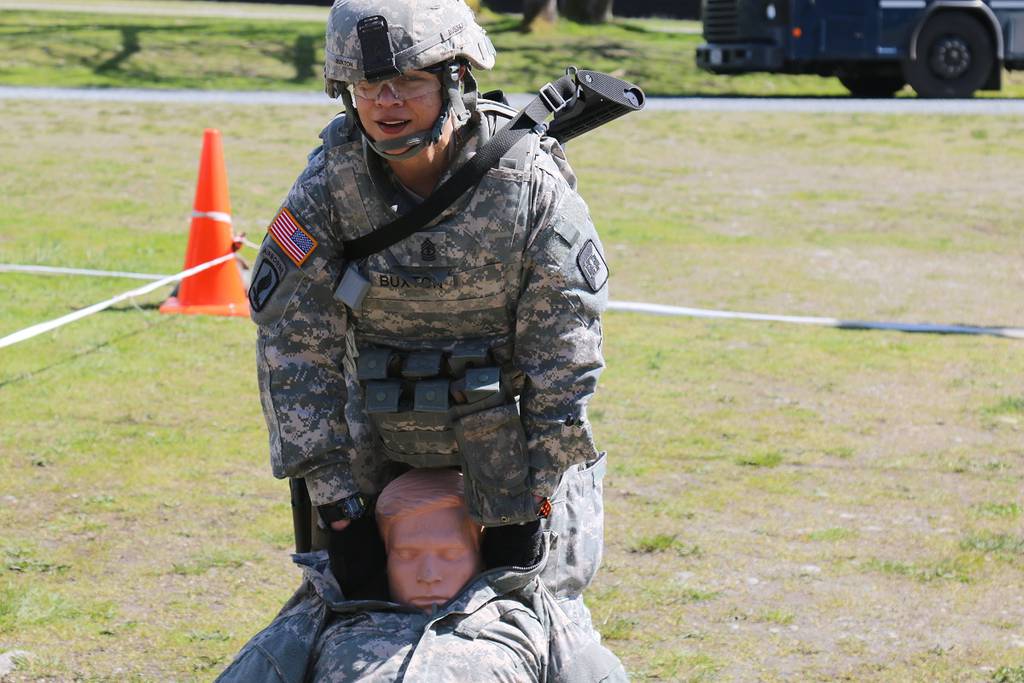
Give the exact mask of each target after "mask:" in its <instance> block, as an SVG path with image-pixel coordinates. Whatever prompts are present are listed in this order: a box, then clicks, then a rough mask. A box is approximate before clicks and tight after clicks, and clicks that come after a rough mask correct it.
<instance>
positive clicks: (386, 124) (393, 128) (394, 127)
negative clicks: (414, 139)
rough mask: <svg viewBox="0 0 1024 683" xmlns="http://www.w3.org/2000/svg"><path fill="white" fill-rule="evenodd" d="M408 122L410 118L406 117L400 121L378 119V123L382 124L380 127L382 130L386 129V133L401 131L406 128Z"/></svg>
mask: <svg viewBox="0 0 1024 683" xmlns="http://www.w3.org/2000/svg"><path fill="white" fill-rule="evenodd" d="M408 124H409V119H404V120H399V121H378V122H377V125H378V126H380V129H381V130H382V131H384V132H385V133H389V134H394V133H401V132H402V129H403V128H405V127H406V126H407V125H408Z"/></svg>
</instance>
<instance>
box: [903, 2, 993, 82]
mask: <svg viewBox="0 0 1024 683" xmlns="http://www.w3.org/2000/svg"><path fill="white" fill-rule="evenodd" d="M994 66H995V50H994V49H993V47H992V39H991V38H990V36H989V33H988V31H986V30H985V27H984V26H982V25H981V22H979V21H978V20H977V19H975V18H974V17H972V16H971V15H969V14H965V13H963V12H940V13H939V14H936V15H935V16H933V17H932V18H931V19H929V20H928V23H926V24H925V25H924V28H923V29H922V30H921V34H920V35H919V36H918V38H917V59H915V60H908V61H906V62H905V63H904V65H903V73H904V75H905V76H906V78H907V82H908V83H910V86H911V87H912V88H913V89H914V91H915V92H917V94H918V96H920V97H973V96H974V91H975V90H977V89H978V88H980V87H981V86H982V85H984V84H985V81H987V80H988V76H989V74H990V73H991V72H992V68H993V67H994Z"/></svg>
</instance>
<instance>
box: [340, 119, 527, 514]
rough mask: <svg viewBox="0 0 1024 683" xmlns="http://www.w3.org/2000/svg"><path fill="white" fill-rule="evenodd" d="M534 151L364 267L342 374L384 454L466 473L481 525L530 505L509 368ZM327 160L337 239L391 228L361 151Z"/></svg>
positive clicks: (520, 148) (356, 147)
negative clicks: (365, 286) (516, 502)
mask: <svg viewBox="0 0 1024 683" xmlns="http://www.w3.org/2000/svg"><path fill="white" fill-rule="evenodd" d="M481 108H482V109H483V110H484V115H491V116H495V115H498V116H509V112H510V111H511V110H505V109H504V108H501V107H500V106H499V105H491V104H490V103H485V104H483V105H482V107H481ZM499 123H501V121H500V120H499ZM481 125H486V123H485V124H481ZM538 140H539V139H538V136H536V135H528V136H526V137H525V138H524V139H523V140H521V141H520V142H519V143H518V144H517V145H516V146H515V147H513V148H512V150H510V151H509V153H508V154H507V155H506V157H505V158H503V159H502V160H501V162H500V164H499V165H498V166H497V167H496V168H492V169H490V170H489V171H488V172H487V173H486V174H485V175H484V177H483V178H482V179H481V181H480V182H479V184H478V185H477V187H476V188H475V189H474V190H472V191H471V192H469V193H467V195H466V196H464V197H462V198H460V200H459V201H457V202H456V203H455V204H453V205H452V206H451V207H449V208H448V209H447V210H446V211H445V212H444V213H443V214H442V215H441V216H440V217H439V218H438V219H437V220H436V221H434V222H433V223H432V224H430V225H429V226H427V227H425V228H424V229H423V230H422V231H420V232H417V233H416V234H414V235H412V236H411V237H408V238H406V239H405V240H403V241H401V242H399V243H397V244H395V245H393V246H392V247H390V248H389V249H386V250H384V251H382V252H378V253H376V254H374V255H372V256H370V257H368V258H367V259H365V261H364V262H362V263H360V264H358V267H359V269H360V272H361V273H362V275H363V276H364V277H366V278H367V279H368V280H369V283H370V288H369V291H368V293H367V295H366V298H365V299H364V301H363V303H362V305H361V307H360V308H359V310H351V309H350V310H349V326H348V330H349V331H348V336H347V339H346V342H347V343H346V347H347V348H346V356H345V369H346V371H347V373H348V374H349V375H350V376H352V377H356V378H357V379H358V380H359V386H360V388H361V389H362V391H363V395H362V397H359V398H360V399H361V400H362V402H363V405H364V406H365V410H366V413H367V415H368V416H369V418H370V421H371V423H372V425H373V426H374V428H375V430H376V432H377V434H378V435H379V437H380V440H379V446H380V448H382V449H383V453H382V455H383V456H384V457H385V458H387V459H389V460H394V461H398V462H403V463H406V464H408V465H411V466H413V467H444V466H453V465H460V466H462V467H463V471H464V472H465V473H466V474H467V482H466V483H467V502H468V503H469V504H470V508H471V511H473V512H474V513H476V514H475V515H474V516H479V517H481V518H483V519H484V520H485V523H509V522H510V521H525V520H524V519H517V518H518V517H520V513H518V512H516V513H512V512H510V511H509V508H508V505H507V501H506V503H505V504H501V503H499V501H497V500H492V499H494V498H495V497H496V496H497V498H508V497H513V498H516V497H521V496H523V495H524V494H526V493H527V491H526V486H527V475H528V474H529V468H528V458H527V454H526V445H525V435H524V434H523V428H522V424H521V422H520V420H519V415H518V409H517V405H516V397H517V396H518V395H519V393H520V391H521V389H522V376H521V373H519V372H518V371H516V370H515V368H514V367H513V366H512V362H511V361H512V342H513V337H514V333H515V324H516V320H515V314H516V305H517V301H518V298H519V292H520V288H521V285H522V281H523V258H524V253H525V251H526V241H527V238H528V237H529V233H530V230H531V228H532V226H531V225H530V221H529V216H528V213H529V205H530V181H531V178H532V176H533V168H532V166H533V162H534V159H535V157H536V155H537V154H538V152H539V151H540V148H539V142H538ZM470 142H472V141H470ZM325 153H326V155H327V156H326V163H327V169H328V173H327V177H328V178H329V183H330V191H331V196H332V198H333V200H334V202H335V208H336V212H337V213H336V215H338V216H339V217H341V219H340V221H339V223H340V225H339V229H340V231H341V234H340V235H339V238H340V239H343V240H347V239H353V238H356V237H360V236H362V235H364V234H367V233H369V232H371V231H372V230H375V229H377V228H378V227H380V226H382V225H385V224H387V223H389V222H391V221H393V220H394V219H395V218H397V214H396V213H395V211H394V210H393V209H392V207H391V206H389V205H388V204H387V203H386V201H385V199H384V195H383V194H382V193H381V192H379V191H378V190H377V188H376V185H375V180H376V181H377V183H379V182H380V179H379V178H375V177H373V176H372V175H371V173H370V171H369V170H368V168H367V162H366V159H365V157H364V151H363V146H362V142H361V140H359V139H356V140H352V139H351V138H349V139H347V140H345V141H343V142H341V143H340V144H336V145H334V146H329V147H327V148H326V149H325ZM349 386H350V387H351V386H352V384H351V383H350V385H349ZM353 398H355V397H350V400H351V399H353ZM473 499H476V503H477V504H476V505H475V504H474V500H473ZM492 504H494V507H493V508H492ZM477 507H481V508H483V509H473V508H477ZM513 507H515V506H513ZM491 512H493V513H494V514H493V515H492V514H491ZM523 514H524V515H528V513H525V512H524V513H523ZM532 514H534V515H535V512H533V513H532ZM492 517H493V519H491V518H492ZM534 518H535V517H534Z"/></svg>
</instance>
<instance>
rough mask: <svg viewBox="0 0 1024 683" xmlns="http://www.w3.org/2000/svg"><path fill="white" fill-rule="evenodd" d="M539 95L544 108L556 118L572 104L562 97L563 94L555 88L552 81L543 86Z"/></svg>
mask: <svg viewBox="0 0 1024 683" xmlns="http://www.w3.org/2000/svg"><path fill="white" fill-rule="evenodd" d="M539 94H540V99H541V101H542V102H543V103H544V106H545V107H547V108H548V111H550V112H551V113H552V114H554V115H556V116H557V115H558V113H559V112H560V111H562V110H563V109H565V108H566V107H568V106H569V104H570V102H569V100H567V99H565V98H564V97H562V93H560V92H558V89H557V88H555V86H554V85H553V84H552V83H551V81H548V82H547V83H545V84H544V85H542V86H541V88H540V92H539Z"/></svg>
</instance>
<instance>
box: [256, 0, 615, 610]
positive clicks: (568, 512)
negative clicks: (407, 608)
mask: <svg viewBox="0 0 1024 683" xmlns="http://www.w3.org/2000/svg"><path fill="white" fill-rule="evenodd" d="M493 65H494V48H493V46H492V45H491V42H490V40H489V39H488V38H487V36H486V34H485V31H484V30H483V29H482V28H481V27H480V26H478V25H477V23H476V21H475V19H474V17H473V14H472V12H471V11H470V10H469V8H468V7H467V6H466V5H465V4H464V3H463V2H462V0H429V1H428V0H385V1H383V2H382V1H381V0H336V2H335V3H334V6H333V7H332V9H331V12H330V17H329V19H328V24H327V42H326V64H325V67H324V71H325V77H326V90H327V93H328V94H329V95H330V96H331V97H338V96H340V97H341V99H342V101H343V102H344V104H345V113H344V114H343V115H339V116H338V117H336V118H335V119H334V120H333V121H332V122H331V123H330V124H329V125H328V126H327V127H326V128H325V129H324V131H323V132H322V133H321V134H320V137H321V139H322V141H323V144H322V145H321V146H320V147H318V148H317V149H316V150H315V151H314V152H313V153H312V154H311V155H310V156H309V163H308V166H307V167H306V169H305V170H304V171H303V172H302V174H301V175H300V176H299V178H298V180H297V181H296V182H295V184H294V186H293V187H292V189H291V191H290V192H289V193H288V196H287V198H286V199H285V201H284V204H283V205H282V206H281V208H280V210H279V212H278V213H277V216H276V217H275V218H274V220H273V221H272V222H271V224H270V227H269V230H268V235H267V237H266V238H265V239H264V241H263V245H262V248H261V250H260V256H259V258H258V260H257V263H256V265H255V270H254V273H255V274H254V276H253V280H252V285H251V287H250V290H249V300H250V303H251V308H252V315H253V319H254V320H255V321H256V323H257V324H258V326H259V334H258V370H259V385H260V395H261V400H262V403H263V411H264V414H265V417H266V420H267V425H268V428H269V432H270V453H271V463H272V466H273V472H274V475H275V476H277V477H292V478H302V479H304V480H305V484H306V486H307V488H308V493H309V498H310V500H311V501H312V504H313V505H314V506H316V508H317V510H318V512H319V519H320V520H321V528H329V529H331V533H330V537H331V538H330V540H329V550H330V552H331V562H332V567H333V568H334V573H335V575H336V576H337V578H338V580H339V582H340V583H342V587H343V588H346V585H345V581H346V580H349V581H350V584H349V586H347V588H348V590H350V591H352V592H353V593H357V592H358V591H359V590H360V586H359V585H356V584H358V581H356V583H355V584H353V583H351V581H352V580H353V577H358V575H359V574H360V572H361V571H364V573H365V568H366V566H368V560H367V558H368V557H369V555H368V551H366V549H365V547H364V546H363V544H364V543H367V542H370V541H369V540H368V539H369V536H370V535H372V532H371V531H370V528H371V527H373V523H372V515H370V516H367V515H366V514H365V513H366V511H367V506H368V503H369V501H371V500H372V498H373V496H374V495H375V494H376V493H377V492H378V491H380V489H381V488H382V487H383V486H384V485H385V484H386V483H387V481H388V480H389V479H391V478H393V477H394V476H395V475H396V473H397V472H398V471H401V469H400V468H402V467H404V468H406V469H407V468H409V467H413V468H419V467H453V466H457V467H461V468H462V471H463V472H464V474H465V482H466V484H465V495H466V502H467V505H468V508H469V511H470V514H471V515H472V517H473V518H474V519H475V520H476V521H478V522H479V523H480V524H482V525H484V526H485V527H487V529H486V532H485V535H484V544H483V553H484V561H485V563H486V565H487V566H488V567H498V566H518V567H528V566H531V565H532V564H534V563H535V562H536V561H537V559H538V558H539V554H540V551H541V548H542V543H541V532H542V530H543V529H546V528H550V529H551V530H552V531H553V532H555V534H556V535H557V536H558V541H557V543H558V544H559V545H558V546H556V552H555V553H554V554H555V555H558V556H559V557H560V558H561V559H559V560H557V561H556V562H555V565H557V566H554V567H550V568H549V569H548V570H546V574H547V577H548V578H546V579H545V580H546V581H550V583H551V584H555V585H554V586H553V592H555V594H556V596H558V597H560V598H563V599H565V598H574V597H576V596H578V594H579V591H581V590H582V589H583V587H584V586H585V585H586V583H587V582H589V578H590V576H592V574H593V571H594V570H596V568H597V565H598V564H599V562H600V554H601V547H602V541H601V535H602V528H603V527H602V524H601V519H600V513H601V503H600V495H601V490H600V481H599V480H600V471H603V460H600V461H599V456H598V453H597V451H596V450H595V447H594V441H593V436H592V433H591V425H590V422H589V421H588V419H587V413H586V406H587V403H588V401H589V400H590V397H591V396H592V395H593V393H594V390H595V386H596V384H597V379H598V376H599V375H600V373H601V370H602V367H603V365H604V362H603V358H602V352H601V320H600V317H601V312H602V311H603V310H604V308H605V305H606V302H607V292H608V288H607V286H606V282H607V279H608V269H607V266H606V264H605V260H604V257H603V255H602V253H603V252H602V247H601V243H600V240H599V239H598V236H597V233H596V231H595V229H594V226H593V224H592V223H591V220H590V217H589V214H588V211H587V207H586V204H585V203H584V202H583V200H582V199H581V198H580V196H579V195H578V194H577V193H576V190H575V187H576V178H575V175H574V174H573V172H572V170H571V169H570V168H569V166H568V163H567V162H566V160H565V156H564V154H563V152H562V149H561V147H560V146H559V145H558V143H557V141H555V140H554V139H552V138H549V137H546V136H544V135H543V133H544V129H543V127H540V126H538V127H537V128H536V129H535V130H533V131H532V132H530V133H529V134H526V135H524V136H522V137H521V138H519V139H518V141H516V142H515V144H513V145H512V146H511V148H510V149H509V150H508V151H507V152H505V153H503V154H502V155H501V157H500V158H499V159H495V160H494V163H493V164H492V167H490V168H488V169H487V170H486V172H482V173H481V177H480V179H479V181H478V182H476V183H475V184H474V185H473V187H472V188H471V189H470V190H469V191H467V192H465V193H463V194H461V196H458V197H457V198H453V200H452V202H451V204H450V206H448V207H447V208H446V209H444V210H443V211H442V212H441V213H440V215H439V216H438V217H437V218H436V219H434V220H432V221H431V222H428V223H426V224H425V225H423V226H420V227H419V229H417V230H415V231H413V232H410V233H409V236H407V237H405V238H403V239H400V240H395V241H394V242H393V243H390V244H389V245H387V246H385V247H384V248H379V249H376V250H371V251H370V252H368V253H363V252H357V251H356V249H355V248H354V247H353V244H355V243H353V240H356V239H357V238H360V237H364V236H367V235H373V234H380V233H381V232H382V230H381V229H382V227H383V226H387V225H388V224H391V223H393V222H394V221H396V220H398V219H400V218H401V217H403V216H408V215H409V214H410V212H412V211H413V210H414V209H416V208H417V207H419V206H420V205H421V204H423V203H424V202H428V203H429V201H430V200H431V199H433V197H431V195H433V194H434V193H435V190H436V189H438V188H439V187H440V186H442V185H443V183H444V182H445V181H446V180H447V179H448V178H450V177H451V176H452V175H453V173H455V172H456V171H457V170H458V169H460V168H461V167H463V166H464V165H465V164H467V162H468V161H469V160H470V159H471V158H473V157H474V155H475V154H476V153H477V152H478V151H479V150H481V149H482V148H483V146H484V145H485V144H486V143H487V141H488V140H489V139H491V138H492V137H493V136H495V135H496V134H497V133H498V131H500V129H502V128H503V127H504V126H505V125H506V124H507V123H508V121H509V120H510V119H512V118H513V116H514V115H515V112H514V111H513V110H511V109H509V108H508V107H507V106H504V105H502V104H499V103H497V102H492V101H490V100H487V99H484V98H482V97H479V96H478V94H477V91H476V82H475V80H474V78H473V70H474V69H490V68H491V67H492V66H493ZM548 87H549V86H548ZM542 94H543V92H542ZM557 100H558V98H557V97H555V98H554V102H555V104H551V102H552V97H551V94H550V92H549V94H548V97H547V98H546V100H545V98H543V97H542V98H539V100H537V101H544V102H547V103H548V104H551V106H549V107H548V109H549V110H550V111H555V110H556V109H558V105H557ZM482 156H483V155H482ZM364 241H365V240H364ZM395 464H398V467H399V469H398V470H397V471H396V469H395ZM567 472H571V473H572V474H573V475H574V476H576V480H579V481H582V480H586V481H587V482H589V484H587V485H586V486H581V485H573V486H568V485H567V484H565V483H563V484H562V485H561V486H559V485H560V482H562V480H563V478H564V477H563V475H565V474H566V473H567ZM576 480H574V481H576ZM556 490H557V492H558V495H557V496H556V495H555V494H556ZM574 497H575V498H577V499H578V498H580V497H582V498H585V499H587V500H585V503H586V505H587V506H589V507H588V508H587V509H588V510H589V512H588V513H586V514H585V515H582V516H581V517H579V516H577V517H574V515H581V513H580V512H579V510H580V509H582V508H574V507H573V505H574V502H573V499H574ZM563 502H564V504H562V503H563ZM574 510H576V511H575V512H574ZM542 521H543V526H542V524H541V522H542ZM573 546H575V547H573ZM580 555H584V556H580ZM356 565H358V566H356ZM360 568H362V569H360ZM372 571H374V572H377V574H378V575H379V576H381V577H382V576H383V568H382V566H381V567H377V568H375V569H373V570H372ZM574 573H575V574H578V576H575V577H573V576H567V574H570V575H571V574H574ZM556 574H560V576H556ZM363 578H364V579H365V578H366V577H365V576H364V577H363ZM558 586H562V588H563V589H562V590H559V589H558ZM567 586H568V588H566V587H567ZM577 603H578V601H577ZM584 613H585V610H584Z"/></svg>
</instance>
